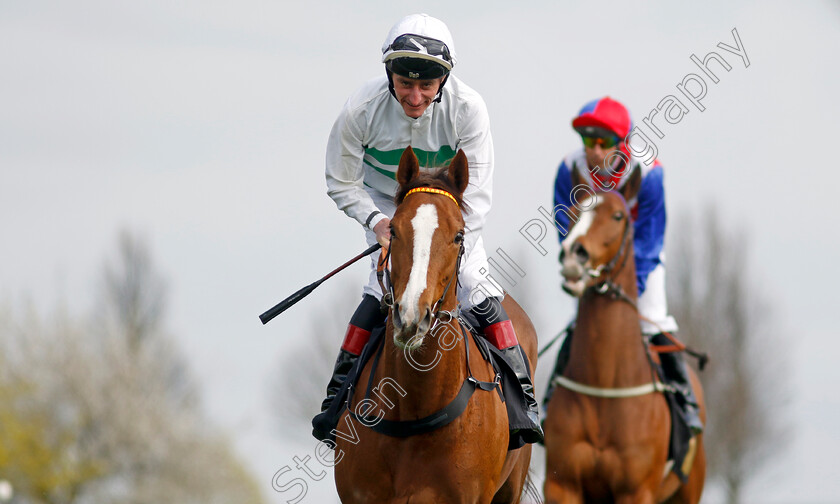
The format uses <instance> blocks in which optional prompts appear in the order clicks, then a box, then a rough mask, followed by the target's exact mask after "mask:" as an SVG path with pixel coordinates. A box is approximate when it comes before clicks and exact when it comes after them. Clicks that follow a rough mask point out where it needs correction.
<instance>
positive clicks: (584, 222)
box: [563, 195, 603, 257]
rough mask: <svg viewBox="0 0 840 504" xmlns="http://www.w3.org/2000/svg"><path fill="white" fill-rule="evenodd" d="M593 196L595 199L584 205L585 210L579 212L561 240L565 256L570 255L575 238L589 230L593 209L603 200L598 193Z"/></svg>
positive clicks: (593, 217)
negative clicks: (567, 232) (575, 221)
mask: <svg viewBox="0 0 840 504" xmlns="http://www.w3.org/2000/svg"><path fill="white" fill-rule="evenodd" d="M594 198H595V201H593V202H592V203H591V204H587V205H585V207H586V210H584V211H583V212H581V213H580V216H579V217H578V221H577V223H576V224H575V225H574V226H572V229H571V231H569V236H567V237H566V239H565V240H563V250H564V251H565V252H566V257H569V256H570V254H571V252H570V250H571V248H572V245H573V244H574V243H575V240H577V238H578V237H579V236H584V235H586V233H587V232H589V227H590V226H591V225H592V221H594V220H595V209H596V208H598V205H600V204H601V203H602V202H603V198H602V197H601V196H600V195H599V196H595V197H594ZM588 199H589V198H587V199H586V200H584V201H583V203H586V202H587V200H588Z"/></svg>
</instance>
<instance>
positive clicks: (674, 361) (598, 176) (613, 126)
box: [543, 96, 703, 432]
mask: <svg viewBox="0 0 840 504" xmlns="http://www.w3.org/2000/svg"><path fill="white" fill-rule="evenodd" d="M572 127H573V128H574V129H575V131H577V132H578V134H580V136H581V138H582V140H583V147H582V148H580V149H578V150H576V151H574V152H572V153H571V154H569V155H568V156H566V158H565V159H563V161H562V162H561V163H560V168H559V169H558V170H557V178H556V180H555V183H554V205H555V208H563V207H560V206H558V205H564V206H565V208H572V206H573V202H572V197H573V196H572V189H573V188H572V184H573V183H572V173H573V172H576V173H577V174H578V175H579V176H580V177H581V178H582V179H583V180H584V181H586V183H588V184H589V185H590V187H592V188H594V189H595V190H599V189H600V190H613V189H618V188H620V187H621V186H622V185H623V184H624V183H625V182H626V180H627V179H628V178H629V176H630V174H631V173H633V171H634V169H635V168H636V167H638V168H639V169H640V170H641V174H642V184H641V189H640V190H639V193H638V195H637V196H636V198H635V199H634V200H631V201H628V202H627V203H628V205H629V207H630V212H631V216H632V219H633V226H634V228H633V229H634V235H633V249H634V252H635V260H636V285H637V287H638V291H639V299H638V309H639V313H640V314H641V315H642V316H643V317H644V318H645V319H646V320H643V321H641V326H642V333H643V334H644V335H645V337H646V338H650V340H651V341H652V342H653V343H654V344H657V345H667V344H670V342H669V340H667V338H666V337H665V336H664V335H663V334H662V332H663V331H667V332H670V333H673V332H676V331H677V329H678V327H677V323H676V321H675V320H674V318H673V317H671V316H670V315H668V305H667V302H666V298H665V252H664V243H665V224H666V216H665V189H664V186H663V183H662V180H663V169H662V165H661V164H660V163H659V160H657V159H654V160H652V162H650V161H648V162H647V163H646V162H643V161H642V160H640V159H638V158H636V157H634V156H632V155H631V152H630V149H629V146H628V145H627V141H628V140H629V139H628V135H629V134H630V132H631V131H632V130H633V126H632V122H631V119H630V113H629V112H628V111H627V109H626V108H625V107H624V105H622V104H621V103H620V102H618V101H616V100H613V99H612V98H610V97H608V96H607V97H604V98H599V99H597V100H593V101H591V102H589V103H587V104H586V105H584V106H583V108H582V109H581V110H580V113H579V114H578V116H577V117H575V118H574V119H573V120H572ZM628 159H629V160H630V164H631V165H630V166H629V167H626V166H624V165H625V164H626V162H627V160H628ZM605 162H606V163H605ZM605 164H606V166H605ZM625 168H629V169H625ZM556 214H557V215H556V220H557V224H558V231H559V235H560V242H561V243H562V242H563V240H564V239H565V237H566V234H567V233H568V231H569V217H568V216H567V215H566V214H565V213H564V212H556ZM647 320H649V321H651V322H648V321H647ZM571 329H572V328H571V326H570V327H569V328H568V329H567V332H566V339H565V340H564V341H563V345H562V347H561V348H560V351H559V353H558V355H557V363H556V364H555V369H554V372H553V373H552V377H551V381H550V382H549V386H548V389H547V390H546V394H545V399H544V400H543V406H545V405H546V404H548V400H549V399H550V398H551V393H552V391H553V386H552V383H553V381H554V376H558V375H560V374H562V372H563V369H564V368H565V365H566V363H567V362H568V355H569V348H570V341H571V335H572V330H571ZM660 358H661V361H662V368H663V371H664V372H665V374H666V378H667V379H668V380H670V381H671V382H672V384H673V385H674V386H675V388H676V389H677V390H678V391H679V393H680V395H681V396H682V397H681V399H682V400H681V401H680V402H681V403H683V404H684V407H685V413H686V415H685V417H686V420H687V422H688V425H689V427H691V429H692V430H693V431H695V432H701V431H702V429H703V424H702V422H701V421H700V417H699V414H698V410H697V399H696V397H695V396H694V393H693V391H692V389H691V384H690V382H689V378H688V370H687V368H686V364H685V360H684V359H683V355H682V352H668V353H662V354H660Z"/></svg>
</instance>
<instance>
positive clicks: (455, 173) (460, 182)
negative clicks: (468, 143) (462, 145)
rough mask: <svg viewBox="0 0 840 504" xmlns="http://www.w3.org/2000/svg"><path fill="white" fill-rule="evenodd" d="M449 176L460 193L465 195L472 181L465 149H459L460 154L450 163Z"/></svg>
mask: <svg viewBox="0 0 840 504" xmlns="http://www.w3.org/2000/svg"><path fill="white" fill-rule="evenodd" d="M449 178H450V179H451V180H452V182H454V183H455V188H456V189H458V193H459V194H462V195H463V194H464V191H466V190H467V184H469V183H470V168H469V165H468V163H467V155H466V154H464V149H458V154H455V157H454V158H452V161H451V162H450V163H449Z"/></svg>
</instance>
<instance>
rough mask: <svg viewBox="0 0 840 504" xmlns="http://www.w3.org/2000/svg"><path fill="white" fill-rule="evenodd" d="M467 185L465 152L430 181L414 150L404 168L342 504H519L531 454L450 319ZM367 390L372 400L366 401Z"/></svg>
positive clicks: (528, 330) (348, 437) (343, 446)
mask: <svg viewBox="0 0 840 504" xmlns="http://www.w3.org/2000/svg"><path fill="white" fill-rule="evenodd" d="M468 179H469V171H468V167H467V159H466V156H465V155H464V153H463V151H459V152H458V154H457V155H456V156H455V158H454V159H453V160H452V162H451V163H450V165H449V167H448V168H444V169H443V170H441V171H440V172H438V173H437V174H434V175H431V174H427V173H420V170H419V166H418V161H417V158H416V156H415V155H414V152H413V151H412V150H411V148H410V147H409V148H408V149H406V150H405V152H404V153H403V155H402V158H401V160H400V165H399V169H398V171H397V181H398V182H399V183H400V190H399V192H398V195H397V200H396V201H397V204H398V206H397V210H396V213H395V214H394V218H393V219H392V220H391V227H392V237H391V245H390V258H391V285H392V290H391V293H392V295H393V304H392V306H391V308H390V312H389V317H388V322H387V327H386V334H385V337H384V342H383V344H382V345H383V346H382V347H381V349H380V350H379V354H378V357H375V358H372V359H371V360H370V361H369V362H368V363H367V364H366V365H365V367H364V368H363V370H362V372H361V374H360V379H359V381H358V390H357V391H356V393H355V394H354V397H353V398H352V399H351V403H350V404H349V405H348V410H349V412H347V413H344V414H343V415H342V417H341V419H340V421H339V424H338V428H337V432H338V435H337V439H336V441H337V443H336V447H335V461H336V466H335V482H336V487H337V489H338V494H339V496H340V498H341V501H342V502H345V503H359V504H361V503H365V504H367V503H372V502H375V503H392V504H396V503H409V502H410V503H411V504H419V503H429V504H431V503H443V502H445V503H491V502H492V503H496V502H499V503H518V502H519V501H520V496H521V494H522V492H523V489H524V488H525V486H526V478H527V474H528V465H529V462H530V458H531V447H530V445H525V446H524V447H522V448H520V449H517V450H511V451H508V436H509V433H508V417H507V412H506V409H505V405H504V404H503V403H502V402H501V399H500V395H499V393H498V392H497V391H496V390H495V385H496V384H495V383H494V380H495V378H496V375H495V372H494V371H493V368H492V366H490V365H489V364H487V362H485V361H484V359H483V358H482V356H481V353H480V352H479V349H478V347H477V346H476V344H475V342H474V341H473V339H472V338H471V337H464V336H463V334H464V333H462V328H461V326H460V323H459V321H458V319H457V318H455V317H453V316H452V314H453V313H455V311H456V309H457V293H456V289H457V279H456V271H457V268H458V265H459V258H460V255H461V251H462V241H463V237H464V220H463V216H462V214H461V209H462V208H463V202H462V196H463V192H464V190H465V189H466V187H467V182H468ZM415 188H416V190H413V191H412V189H415ZM503 304H504V307H505V309H506V310H507V312H508V315H509V316H510V319H511V320H512V321H513V325H514V327H515V329H516V332H517V334H518V336H519V341H520V342H521V344H522V347H523V349H524V350H525V352H526V354H527V355H528V357H529V359H530V361H531V363H535V362H536V352H537V347H536V345H537V343H536V334H535V331H534V327H533V325H532V324H531V321H530V320H529V319H528V316H527V315H526V314H525V312H524V311H523V310H522V309H521V308H520V307H519V305H517V304H516V302H515V301H514V300H513V299H511V298H509V297H506V298H505V300H504V302H503ZM375 361H378V363H376V364H375V363H374V362H375ZM374 366H375V370H374V372H373V373H372V374H371V369H372V367H374ZM532 369H533V364H532ZM470 376H472V377H474V378H469V377H470ZM468 378H469V379H468ZM476 380H477V381H479V382H483V383H484V384H485V385H489V387H485V389H481V388H479V389H477V390H476V389H475V388H473V390H474V393H473V394H472V395H471V396H470V398H469V400H468V402H466V403H465V404H466V407H465V409H464V410H463V412H462V413H461V414H460V415H459V416H458V415H457V414H451V415H449V414H447V415H437V417H435V415H436V413H437V412H440V411H441V410H443V409H445V408H446V407H447V405H450V404H452V403H453V399H454V398H456V396H459V392H461V391H462V390H463V389H464V388H465V387H466V388H469V387H471V386H472V384H473V382H475V381H476ZM368 384H370V386H369V387H368V390H372V393H371V392H369V393H367V394H365V398H364V399H362V396H363V393H364V392H365V389H366V385H368ZM456 413H457V412H456ZM441 416H444V417H446V418H445V419H443V418H440V417H441ZM456 416H457V418H454V419H453V418H452V417H456ZM429 417H435V418H437V419H436V420H434V421H432V422H431V424H435V423H436V422H439V423H440V425H442V426H440V427H439V428H434V427H435V425H432V427H430V428H426V429H418V430H419V431H422V432H420V433H417V434H415V433H413V432H402V433H398V434H396V435H394V433H393V432H391V433H382V432H379V428H380V427H381V426H382V425H384V424H386V423H389V422H411V421H418V420H421V419H428V418H429ZM447 422H448V423H447ZM365 424H368V425H373V428H368V427H367V426H366V425H365ZM392 425H394V424H392ZM392 430H393V429H392ZM409 430H411V429H409Z"/></svg>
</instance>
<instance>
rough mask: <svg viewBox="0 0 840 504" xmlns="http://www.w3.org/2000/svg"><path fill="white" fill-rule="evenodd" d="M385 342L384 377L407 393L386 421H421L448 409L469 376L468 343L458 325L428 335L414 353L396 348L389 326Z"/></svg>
mask: <svg viewBox="0 0 840 504" xmlns="http://www.w3.org/2000/svg"><path fill="white" fill-rule="evenodd" d="M385 338H386V339H385V348H384V349H383V355H382V362H381V364H380V367H381V373H382V376H383V377H389V378H392V379H393V380H395V381H396V382H397V383H398V384H399V386H400V388H401V389H402V390H403V391H404V392H405V395H402V396H401V397H397V398H396V401H394V402H395V403H396V406H395V408H393V409H392V410H391V413H390V414H388V415H386V418H391V417H395V418H397V417H398V418H400V419H411V418H422V417H425V416H427V415H429V414H432V413H434V412H436V411H438V410H439V409H441V408H442V407H443V406H446V405H447V404H448V403H449V402H450V401H451V400H452V398H453V397H454V396H455V395H456V394H457V392H458V390H459V389H460V388H461V385H462V384H463V381H464V380H465V379H466V376H467V372H466V365H465V362H466V356H465V348H464V345H465V342H464V341H462V339H463V338H464V336H463V334H462V333H461V332H460V327H459V325H458V321H457V320H455V321H453V322H452V323H450V324H445V326H441V328H438V329H436V330H435V334H434V335H433V334H431V333H429V334H427V335H426V336H425V338H424V341H423V344H422V345H421V346H420V347H419V348H417V349H416V350H413V351H411V352H408V351H403V350H401V349H399V348H397V347H396V345H394V338H393V331H392V326H391V325H390V324H389V327H388V331H387V332H386V334H385ZM469 343H470V342H469V341H467V342H466V344H469ZM475 353H478V351H477V350H476V352H475Z"/></svg>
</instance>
